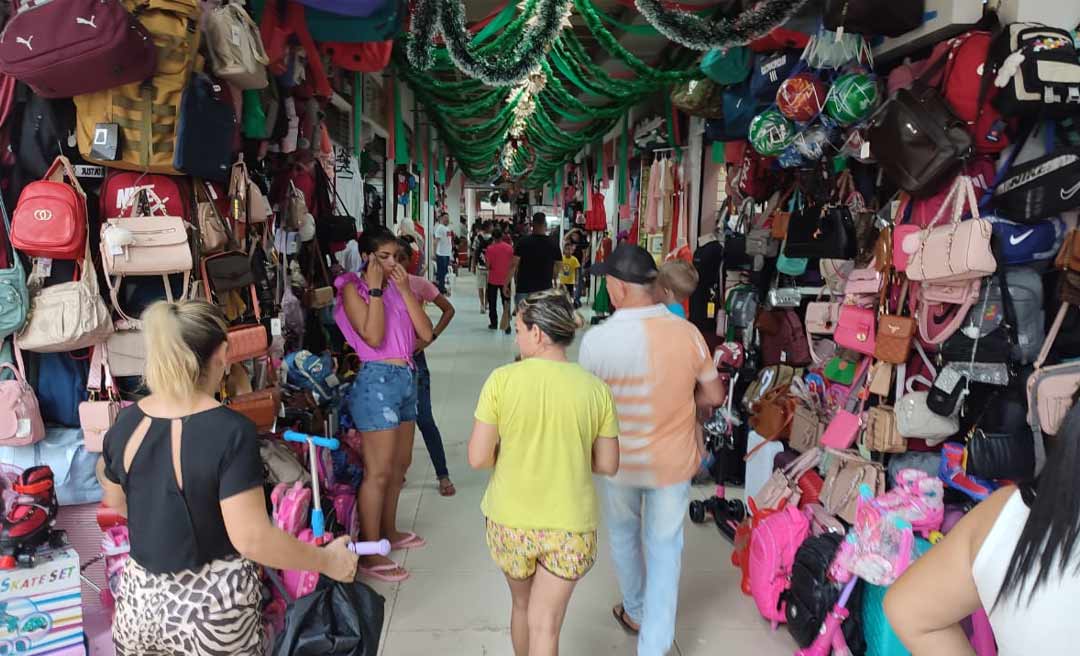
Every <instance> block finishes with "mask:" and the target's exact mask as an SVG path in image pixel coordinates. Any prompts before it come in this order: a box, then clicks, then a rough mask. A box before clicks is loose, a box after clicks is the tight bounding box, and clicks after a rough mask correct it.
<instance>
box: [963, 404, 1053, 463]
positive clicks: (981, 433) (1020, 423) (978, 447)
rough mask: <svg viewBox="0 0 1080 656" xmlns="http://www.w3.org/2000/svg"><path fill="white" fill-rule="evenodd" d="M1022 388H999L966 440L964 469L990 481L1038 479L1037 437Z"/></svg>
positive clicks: (985, 405) (983, 409)
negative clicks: (1035, 477)
mask: <svg viewBox="0 0 1080 656" xmlns="http://www.w3.org/2000/svg"><path fill="white" fill-rule="evenodd" d="M1025 401H1026V399H1025V398H1024V392H1023V390H1022V389H1019V386H1009V387H1005V388H999V389H998V390H996V391H995V393H994V394H992V395H991V396H990V397H989V398H988V399H986V402H985V403H984V404H983V406H982V410H981V411H980V412H979V416H978V418H977V419H976V420H975V422H974V423H973V424H972V427H971V430H970V431H968V434H967V436H966V437H965V439H964V442H965V444H964V460H963V462H964V469H965V471H966V472H967V473H968V474H971V475H973V476H977V477H979V478H983V479H986V480H1009V481H1017V482H1020V481H1029V480H1031V479H1032V478H1033V477H1034V476H1035V471H1036V461H1037V460H1038V459H1039V456H1038V455H1037V453H1038V452H1039V451H1041V450H1042V449H1041V448H1040V449H1036V445H1035V436H1034V434H1033V433H1032V430H1031V427H1030V426H1029V425H1028V421H1027V415H1028V409H1027V406H1026V405H1025Z"/></svg>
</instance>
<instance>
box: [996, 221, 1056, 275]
mask: <svg viewBox="0 0 1080 656" xmlns="http://www.w3.org/2000/svg"><path fill="white" fill-rule="evenodd" d="M983 218H984V219H986V220H987V221H989V222H990V223H992V224H993V227H994V236H995V237H996V238H997V239H998V241H999V242H1000V243H1001V252H1002V254H1004V256H1005V263H1006V264H1009V265H1016V264H1031V263H1033V262H1039V261H1041V260H1052V259H1054V257H1055V256H1056V255H1057V254H1058V251H1059V250H1061V244H1062V243H1063V242H1064V241H1065V233H1066V232H1068V229H1069V228H1068V226H1067V225H1065V221H1063V220H1062V219H1060V218H1057V217H1054V218H1052V219H1047V220H1045V221H1036V222H1034V223H1015V222H1013V221H1009V220H1007V219H1002V218H1000V217H997V216H984V217H983Z"/></svg>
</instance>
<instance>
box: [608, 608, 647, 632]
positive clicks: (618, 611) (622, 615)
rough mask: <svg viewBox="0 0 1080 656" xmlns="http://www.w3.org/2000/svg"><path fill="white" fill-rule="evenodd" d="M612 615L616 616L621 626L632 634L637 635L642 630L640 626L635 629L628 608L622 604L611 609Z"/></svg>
mask: <svg viewBox="0 0 1080 656" xmlns="http://www.w3.org/2000/svg"><path fill="white" fill-rule="evenodd" d="M611 614H612V616H614V617H615V621H616V622H618V623H619V626H621V627H622V628H623V631H626V632H627V633H629V634H630V635H637V634H638V632H640V631H641V629H640V628H638V629H635V628H634V625H633V624H631V623H630V616H629V615H627V614H626V609H625V608H623V605H622V604H619V605H618V606H616V607H614V608H612V609H611Z"/></svg>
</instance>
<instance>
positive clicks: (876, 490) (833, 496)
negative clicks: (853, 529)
mask: <svg viewBox="0 0 1080 656" xmlns="http://www.w3.org/2000/svg"><path fill="white" fill-rule="evenodd" d="M823 464H825V484H824V486H823V487H822V489H821V505H822V506H824V507H825V510H826V512H828V513H829V514H831V515H835V516H837V517H839V518H840V519H842V520H844V521H845V522H848V523H849V524H854V523H855V509H856V507H857V505H858V502H859V498H860V496H861V494H860V489H861V487H862V486H863V485H866V486H867V487H869V488H870V494H871V495H872V496H877V495H879V494H881V493H883V492H884V491H885V469H884V467H882V466H881V465H880V464H878V463H876V462H870V461H869V460H866V459H865V458H863V457H862V456H860V455H859V454H858V453H856V452H853V451H839V450H837V449H826V450H825V456H824V457H823Z"/></svg>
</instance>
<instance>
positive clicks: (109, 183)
mask: <svg viewBox="0 0 1080 656" xmlns="http://www.w3.org/2000/svg"><path fill="white" fill-rule="evenodd" d="M143 189H145V190H146V192H147V197H148V198H149V200H150V203H151V205H152V207H151V208H150V209H151V211H153V212H154V213H159V214H160V213H164V214H165V215H167V216H179V217H181V218H183V219H184V220H185V221H188V220H190V218H191V198H192V196H191V187H190V186H189V183H188V181H187V178H182V177H180V176H173V175H161V174H157V173H139V172H136V171H118V170H111V171H109V174H108V175H106V176H105V181H104V182H102V183H101V193H100V196H101V219H102V220H103V221H104V220H105V219H108V218H115V217H118V216H120V211H121V210H123V209H124V208H125V207H127V206H128V204H129V203H130V202H131V199H132V198H134V197H135V195H136V194H137V193H138V192H139V191H140V190H143ZM218 195H219V197H220V191H219V192H218ZM159 203H160V204H161V206H162V207H161V208H158V207H157V205H158V204H159ZM225 206H226V207H228V204H227V203H226V204H225ZM219 209H220V208H219ZM159 210H163V212H161V211H159Z"/></svg>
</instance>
